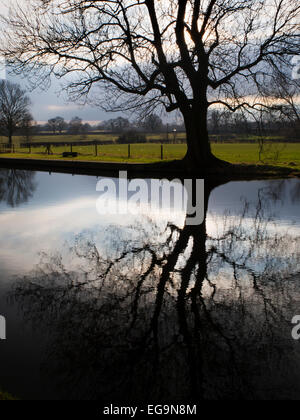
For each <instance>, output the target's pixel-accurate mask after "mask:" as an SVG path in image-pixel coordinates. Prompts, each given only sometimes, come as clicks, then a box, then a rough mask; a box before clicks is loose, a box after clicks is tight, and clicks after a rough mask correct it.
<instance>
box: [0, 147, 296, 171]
mask: <svg viewBox="0 0 300 420" xmlns="http://www.w3.org/2000/svg"><path fill="white" fill-rule="evenodd" d="M212 149H213V152H214V154H215V155H216V156H217V157H218V158H220V159H223V160H225V161H228V162H231V163H236V164H260V163H262V164H269V165H274V166H280V167H288V168H292V169H295V170H300V144H297V143H285V144H283V143H277V144H274V145H267V146H266V150H265V151H264V153H263V155H262V157H263V162H259V147H258V145H257V144H239V143H231V144H213V145H212ZM67 150H69V149H68V148H65V147H54V148H53V149H52V152H53V154H51V155H47V154H46V153H45V148H32V153H31V154H29V153H28V150H26V149H25V150H18V153H14V154H12V153H8V154H1V155H0V158H1V157H10V158H21V159H22V158H23V159H25V158H30V159H51V160H53V159H54V160H66V158H63V157H62V153H63V152H64V151H67ZM73 151H74V152H78V153H79V156H78V158H75V159H70V160H80V161H99V162H129V163H152V162H159V161H160V160H161V149H160V145H158V144H136V145H131V157H130V158H128V146H127V145H104V146H99V147H98V156H97V157H96V156H95V148H94V146H83V147H79V146H77V147H76V146H74V147H73ZM185 152H186V146H185V145H183V144H176V145H164V160H165V161H170V160H174V159H181V158H182V157H183V156H184V155H185Z"/></svg>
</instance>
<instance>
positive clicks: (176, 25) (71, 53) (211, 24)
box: [0, 0, 300, 171]
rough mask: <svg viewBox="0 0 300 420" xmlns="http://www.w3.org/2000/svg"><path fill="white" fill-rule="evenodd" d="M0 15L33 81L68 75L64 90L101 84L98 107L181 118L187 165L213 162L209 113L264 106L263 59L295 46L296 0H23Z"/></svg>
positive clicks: (270, 64)
mask: <svg viewBox="0 0 300 420" xmlns="http://www.w3.org/2000/svg"><path fill="white" fill-rule="evenodd" d="M26 3H27V5H26V6H23V5H22V6H17V7H16V8H13V9H12V10H11V13H10V16H9V17H7V18H2V20H3V21H4V23H5V31H3V34H2V37H1V48H0V50H1V52H2V53H3V54H4V55H5V57H6V60H7V61H8V62H9V63H11V64H13V66H14V68H15V70H16V71H17V72H18V71H19V72H21V73H24V71H25V72H29V73H31V75H32V78H31V80H32V82H35V83H36V82H38V83H39V85H40V84H41V82H42V81H47V80H48V78H49V75H51V74H55V75H56V76H58V77H62V76H65V75H67V74H70V73H72V74H74V75H76V79H74V78H73V79H72V78H71V79H72V80H71V81H70V78H68V80H69V82H68V89H69V93H70V94H71V96H72V95H74V96H75V97H77V98H81V99H82V98H86V95H88V94H89V93H90V91H91V89H92V87H94V86H95V85H96V86H99V87H100V88H104V89H106V92H107V93H108V95H107V98H106V100H104V99H103V98H101V102H100V104H101V106H102V107H104V108H105V109H112V110H124V109H132V108H136V107H138V108H141V106H142V105H143V106H145V107H147V109H148V111H150V110H152V112H153V110H154V109H155V108H156V107H157V106H158V105H162V106H164V107H165V109H166V111H167V112H172V111H174V110H179V111H180V112H181V113H182V115H183V118H184V122H185V126H186V131H187V143H188V151H187V155H186V158H185V161H186V163H187V165H186V167H187V168H189V169H191V170H194V171H199V168H204V167H211V166H213V165H217V164H221V162H220V161H218V160H217V159H216V158H215V157H214V156H213V155H212V152H211V147H210V142H209V137H208V130H207V114H208V108H209V107H210V106H213V105H216V104H220V105H222V106H224V107H227V108H228V109H229V110H230V111H235V110H237V109H240V108H242V107H251V108H255V107H260V106H264V104H263V103H261V102H262V101H261V100H260V98H261V97H260V94H261V87H262V86H263V85H264V84H265V83H266V80H267V79H268V77H269V74H270V73H271V68H272V69H273V68H274V67H275V68H280V67H282V66H287V65H288V64H289V62H290V58H291V56H293V55H296V54H298V53H299V21H298V17H299V11H300V4H299V2H296V3H295V2H291V1H290V0H242V1H241V0H193V1H192V0H180V1H179V0H178V1H177V0H170V1H154V0H145V1H138V0H110V1H93V2H91V1H84V0H71V1H60V2H58V1H56V0H28V1H27V2H26Z"/></svg>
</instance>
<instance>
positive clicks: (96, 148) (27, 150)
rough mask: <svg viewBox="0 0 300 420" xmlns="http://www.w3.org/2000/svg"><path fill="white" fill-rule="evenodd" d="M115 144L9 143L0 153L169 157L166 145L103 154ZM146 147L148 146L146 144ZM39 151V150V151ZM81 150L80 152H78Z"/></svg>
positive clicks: (130, 147) (1, 146)
mask: <svg viewBox="0 0 300 420" xmlns="http://www.w3.org/2000/svg"><path fill="white" fill-rule="evenodd" d="M112 144H114V143H110V144H107V142H105V143H104V142H90V144H87V143H84V144H81V143H77V142H76V143H49V142H47V143H43V144H36V143H21V144H20V146H16V145H14V144H13V145H9V144H7V143H0V153H2V154H3V153H18V154H24V155H26V154H32V155H34V154H36V155H47V156H51V155H55V156H63V155H64V154H65V155H67V154H70V155H76V154H78V155H81V156H95V157H101V154H102V155H105V156H109V157H116V158H120V157H121V158H125V159H129V160H130V159H132V158H137V157H140V158H143V157H147V156H148V157H155V158H157V159H159V158H160V159H161V160H164V159H166V157H167V150H166V145H164V144H157V149H156V148H155V149H154V150H153V149H152V150H150V153H149V151H148V153H147V148H145V149H144V150H141V149H140V150H139V151H136V150H135V147H134V146H138V147H141V145H135V144H116V145H115V146H116V148H115V152H114V151H113V150H110V151H108V152H107V151H105V150H104V152H103V149H102V150H101V146H111V145H112ZM145 145H146V144H145ZM149 145H150V144H148V146H149ZM55 148H59V149H60V150H59V151H58V150H55ZM37 149H39V150H37ZM78 149H79V150H78ZM156 150H157V152H156ZM68 157H75V156H68Z"/></svg>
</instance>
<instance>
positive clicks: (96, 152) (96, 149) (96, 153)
mask: <svg viewBox="0 0 300 420" xmlns="http://www.w3.org/2000/svg"><path fill="white" fill-rule="evenodd" d="M95 156H98V145H97V143H95Z"/></svg>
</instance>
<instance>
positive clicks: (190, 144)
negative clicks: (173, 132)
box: [184, 107, 226, 173]
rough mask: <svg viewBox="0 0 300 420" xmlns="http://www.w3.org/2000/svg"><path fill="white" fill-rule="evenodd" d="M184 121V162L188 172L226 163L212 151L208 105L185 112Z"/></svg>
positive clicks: (200, 170)
mask: <svg viewBox="0 0 300 420" xmlns="http://www.w3.org/2000/svg"><path fill="white" fill-rule="evenodd" d="M184 121H185V128H186V136H187V153H186V156H185V158H184V164H185V167H186V169H187V172H194V173H195V172H202V171H206V170H209V169H213V168H216V167H223V166H224V165H226V163H225V162H223V161H221V160H219V159H217V158H216V157H215V156H214V155H213V154H212V152H211V146H210V140H209V136H208V127H207V107H199V108H197V109H196V110H195V109H192V110H189V112H186V113H184Z"/></svg>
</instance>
